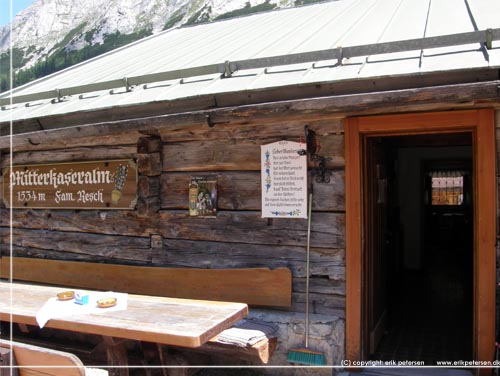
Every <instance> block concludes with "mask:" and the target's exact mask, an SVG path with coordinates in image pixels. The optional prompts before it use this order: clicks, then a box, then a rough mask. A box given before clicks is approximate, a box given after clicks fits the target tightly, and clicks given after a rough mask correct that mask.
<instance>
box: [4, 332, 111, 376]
mask: <svg viewBox="0 0 500 376" xmlns="http://www.w3.org/2000/svg"><path fill="white" fill-rule="evenodd" d="M0 347H2V348H6V349H11V351H13V354H14V356H13V358H14V364H15V366H14V368H13V374H14V371H17V372H18V374H19V376H90V375H92V376H93V375H95V376H97V375H102V376H104V375H107V374H108V372H107V371H105V370H102V369H96V368H93V369H91V368H85V366H84V365H83V363H82V362H81V361H80V359H79V358H78V357H77V356H75V355H73V354H70V353H67V352H62V351H57V350H52V349H48V348H45V347H40V346H33V345H28V344H25V343H20V342H10V341H6V340H0ZM52 367H54V368H52Z"/></svg>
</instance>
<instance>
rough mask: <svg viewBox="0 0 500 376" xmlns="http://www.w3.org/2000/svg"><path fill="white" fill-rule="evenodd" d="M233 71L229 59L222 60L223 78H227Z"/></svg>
mask: <svg viewBox="0 0 500 376" xmlns="http://www.w3.org/2000/svg"><path fill="white" fill-rule="evenodd" d="M233 73H234V72H233V71H232V70H231V63H230V61H229V60H226V61H225V62H224V73H223V75H222V77H223V78H229V77H231V75H232V74H233Z"/></svg>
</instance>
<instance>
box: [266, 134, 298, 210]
mask: <svg viewBox="0 0 500 376" xmlns="http://www.w3.org/2000/svg"><path fill="white" fill-rule="evenodd" d="M261 153H262V154H261V160H262V171H261V176H262V217H263V218H307V155H306V145H305V144H302V143H299V142H292V141H278V142H274V143H272V144H267V145H261Z"/></svg>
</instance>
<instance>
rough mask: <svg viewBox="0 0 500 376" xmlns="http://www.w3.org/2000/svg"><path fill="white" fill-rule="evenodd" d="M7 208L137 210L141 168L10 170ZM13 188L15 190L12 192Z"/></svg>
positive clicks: (119, 163) (122, 164)
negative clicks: (138, 173)
mask: <svg viewBox="0 0 500 376" xmlns="http://www.w3.org/2000/svg"><path fill="white" fill-rule="evenodd" d="M3 178H4V181H3V200H4V203H5V205H6V206H7V207H11V197H10V194H11V192H12V207H13V208H38V209H42V208H50V209H58V208H61V209H62V208H64V209H70V208H73V209H133V208H134V207H135V204H136V202H137V166H136V163H135V162H134V161H133V160H116V161H99V162H80V163H59V164H44V165H25V166H12V168H11V167H6V168H4V170H3ZM11 188H12V190H11Z"/></svg>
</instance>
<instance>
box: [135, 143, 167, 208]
mask: <svg viewBox="0 0 500 376" xmlns="http://www.w3.org/2000/svg"><path fill="white" fill-rule="evenodd" d="M162 168H163V166H162V157H161V139H160V138H159V137H141V138H139V140H138V141H137V171H138V172H139V180H138V192H137V196H138V199H137V215H138V216H139V217H147V216H149V215H151V214H154V213H157V212H158V211H159V210H160V175H161V172H162Z"/></svg>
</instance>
